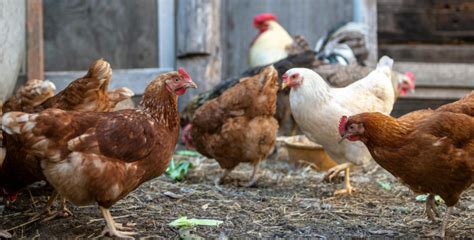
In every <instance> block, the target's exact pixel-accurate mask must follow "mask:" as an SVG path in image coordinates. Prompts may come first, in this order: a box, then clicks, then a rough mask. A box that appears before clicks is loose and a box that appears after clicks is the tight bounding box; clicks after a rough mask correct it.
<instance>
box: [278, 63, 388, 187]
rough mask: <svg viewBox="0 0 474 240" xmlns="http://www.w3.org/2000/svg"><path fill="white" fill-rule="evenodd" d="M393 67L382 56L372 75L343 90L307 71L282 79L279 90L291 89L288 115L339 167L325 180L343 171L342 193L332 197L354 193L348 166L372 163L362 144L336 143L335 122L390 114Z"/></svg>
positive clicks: (295, 70) (298, 70) (294, 71)
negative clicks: (344, 118) (362, 114)
mask: <svg viewBox="0 0 474 240" xmlns="http://www.w3.org/2000/svg"><path fill="white" fill-rule="evenodd" d="M392 66H393V60H392V59H391V58H389V57H387V56H384V57H382V58H381V59H380V61H379V63H378V65H377V68H376V69H375V70H374V71H372V72H370V73H369V75H367V76H366V77H365V78H363V79H361V80H359V81H356V82H354V83H352V84H350V85H348V86H346V87H344V88H332V87H330V86H329V85H328V84H327V83H326V82H325V81H324V80H323V79H322V78H321V77H320V76H319V75H318V74H317V73H316V72H314V71H313V70H310V69H306V68H293V69H290V70H288V71H287V72H286V73H285V74H284V75H283V86H282V88H285V87H287V86H288V87H290V88H291V91H290V106H291V112H292V114H293V117H294V118H295V121H296V122H297V124H298V126H299V127H300V129H301V130H302V131H303V133H304V134H305V135H306V136H307V137H308V138H309V139H310V140H311V141H314V142H316V143H319V144H321V145H322V146H323V147H324V149H325V150H326V152H327V153H328V154H329V156H330V157H331V158H332V159H334V160H335V161H336V162H338V163H339V165H337V166H336V167H334V168H332V169H330V170H329V172H328V173H327V174H326V177H325V178H326V179H329V180H331V179H332V178H333V177H334V176H337V174H338V173H339V172H341V171H343V170H345V189H341V190H338V191H336V192H335V194H340V193H349V194H350V193H351V192H352V190H353V188H352V187H351V184H350V178H349V169H350V166H351V164H356V165H361V164H364V163H366V162H368V161H369V160H370V159H371V156H370V153H369V151H368V150H367V148H366V147H365V146H364V144H362V143H361V142H349V141H344V142H341V143H339V140H340V139H341V137H340V135H339V131H338V122H339V120H340V119H341V117H342V116H352V115H354V114H358V113H362V112H382V113H385V114H390V112H391V111H392V107H393V104H394V101H395V96H394V91H393V87H392V83H391V80H390V74H391V69H392Z"/></svg>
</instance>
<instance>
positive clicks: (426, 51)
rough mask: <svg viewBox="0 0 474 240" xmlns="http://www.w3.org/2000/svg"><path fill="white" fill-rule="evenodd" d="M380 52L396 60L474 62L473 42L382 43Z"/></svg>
mask: <svg viewBox="0 0 474 240" xmlns="http://www.w3.org/2000/svg"><path fill="white" fill-rule="evenodd" d="M379 54H380V56H382V55H388V56H390V57H392V58H393V59H395V60H396V61H408V62H431V63H433V62H437V63H441V62H449V63H474V45H473V44H463V45H450V44H380V45H379Z"/></svg>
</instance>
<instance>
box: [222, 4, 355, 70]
mask: <svg viewBox="0 0 474 240" xmlns="http://www.w3.org/2000/svg"><path fill="white" fill-rule="evenodd" d="M221 5H222V14H221V21H222V22H221V36H222V46H221V47H222V54H223V56H222V59H223V63H222V64H223V69H222V74H223V77H224V78H225V77H229V76H233V75H236V74H239V73H241V72H242V71H244V70H246V69H247V67H248V64H247V63H248V62H247V55H248V48H249V45H250V42H251V41H252V39H253V38H254V37H255V35H256V34H257V30H256V29H254V28H253V26H252V20H253V17H254V16H255V15H256V14H258V13H261V12H272V13H274V14H275V15H276V16H277V17H278V19H279V22H280V23H281V24H282V25H283V27H285V28H286V29H287V30H288V31H289V33H290V34H291V35H303V36H304V37H305V38H306V39H307V40H308V41H309V42H310V43H311V45H312V46H315V45H316V41H317V39H318V38H319V37H321V36H322V35H323V34H324V33H325V32H326V31H327V30H329V29H331V28H332V27H334V26H335V25H336V24H338V23H341V22H345V21H351V20H352V1H350V0H346V1H342V0H338V1H328V0H258V1H255V0H238V1H237V0H235V1H233V0H223V1H222V4H221Z"/></svg>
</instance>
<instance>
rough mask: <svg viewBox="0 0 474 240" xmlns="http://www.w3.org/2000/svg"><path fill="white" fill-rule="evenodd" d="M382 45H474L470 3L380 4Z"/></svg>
mask: <svg viewBox="0 0 474 240" xmlns="http://www.w3.org/2000/svg"><path fill="white" fill-rule="evenodd" d="M377 3H378V5H377V8H378V34H379V38H378V40H379V43H407V42H423V43H437V44H441V43H442V44H446V43H451V44H452V43H465V42H471V43H472V42H474V24H472V23H473V21H474V2H473V1H470V0H432V1H413V0H379V1H378V2H377Z"/></svg>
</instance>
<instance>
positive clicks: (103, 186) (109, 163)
mask: <svg viewBox="0 0 474 240" xmlns="http://www.w3.org/2000/svg"><path fill="white" fill-rule="evenodd" d="M196 87H197V86H196V84H195V83H194V82H193V81H192V80H191V78H190V76H189V75H188V74H187V73H186V72H185V71H184V69H179V70H178V72H169V73H165V74H162V75H160V76H158V77H157V78H156V79H155V80H153V81H152V82H151V83H150V84H149V85H148V86H147V88H146V89H145V92H144V94H143V98H142V100H141V102H140V104H139V106H138V109H128V110H121V111H116V112H108V113H96V112H76V111H64V110H60V109H56V108H52V109H47V110H45V111H42V112H39V113H34V114H28V113H23V112H10V113H6V114H5V115H3V120H2V128H3V130H4V131H5V132H6V133H7V134H9V135H11V136H12V137H13V138H15V139H16V140H17V141H18V142H19V143H20V144H22V145H23V146H24V147H25V148H27V151H28V152H30V153H31V154H33V155H34V156H36V157H39V158H40V159H41V166H42V169H43V173H44V175H45V176H46V178H47V180H48V182H49V183H50V184H51V185H52V186H53V187H54V188H55V189H56V191H58V193H59V194H60V195H61V196H64V197H66V198H67V199H68V200H69V201H70V202H72V203H74V204H76V205H88V204H91V203H94V202H97V203H98V205H99V208H100V211H101V212H102V214H103V216H104V219H105V220H106V227H105V229H104V231H103V232H102V233H103V235H105V234H108V235H111V236H116V237H119V238H127V237H128V238H130V236H129V235H130V234H134V233H132V232H122V231H119V230H120V229H125V228H126V227H123V226H121V225H119V224H116V223H115V222H114V220H113V218H112V216H111V214H110V212H109V208H110V207H111V206H112V205H113V204H115V203H116V202H117V201H118V200H120V199H122V198H123V197H125V196H126V195H127V194H128V193H129V192H131V191H133V190H134V189H136V188H137V187H138V186H140V185H141V184H142V183H143V182H146V181H148V180H150V179H153V178H155V177H157V176H159V175H161V174H162V173H163V172H164V171H165V170H166V167H167V165H168V163H169V161H170V159H171V157H172V154H173V152H174V149H175V145H176V142H177V140H178V133H179V114H178V105H177V104H178V96H179V95H182V94H184V93H185V92H186V90H187V89H188V88H196ZM130 143H133V144H130Z"/></svg>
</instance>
